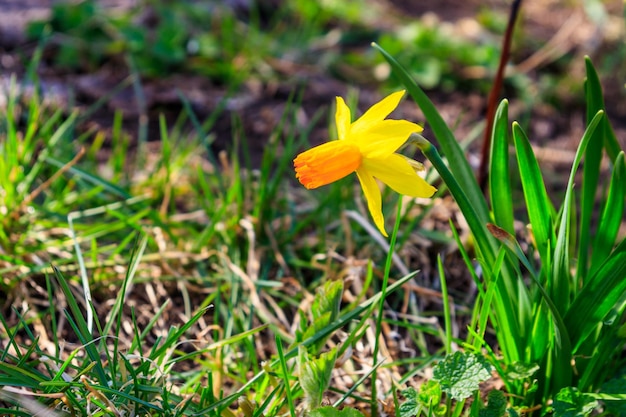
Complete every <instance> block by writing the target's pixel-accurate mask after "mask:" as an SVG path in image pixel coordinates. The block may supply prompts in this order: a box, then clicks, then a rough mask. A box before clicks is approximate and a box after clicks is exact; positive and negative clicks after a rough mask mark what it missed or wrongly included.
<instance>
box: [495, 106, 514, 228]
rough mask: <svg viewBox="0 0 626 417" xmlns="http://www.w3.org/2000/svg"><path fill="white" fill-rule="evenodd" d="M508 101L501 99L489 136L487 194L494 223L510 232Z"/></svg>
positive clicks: (511, 223)
mask: <svg viewBox="0 0 626 417" xmlns="http://www.w3.org/2000/svg"><path fill="white" fill-rule="evenodd" d="M508 111H509V102H508V101H507V100H502V102H500V105H499V106H498V109H497V110H496V115H495V119H494V125H493V136H492V138H491V167H490V169H489V172H490V174H489V196H490V198H491V209H492V210H493V217H494V220H495V222H496V224H497V225H498V226H499V227H501V228H502V229H504V230H506V231H507V232H508V233H510V234H514V233H515V230H514V229H513V198H512V197H511V180H510V174H509V136H508V125H509V118H508Z"/></svg>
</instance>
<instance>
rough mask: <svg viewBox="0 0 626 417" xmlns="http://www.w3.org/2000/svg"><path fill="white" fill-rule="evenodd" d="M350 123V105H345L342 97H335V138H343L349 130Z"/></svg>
mask: <svg viewBox="0 0 626 417" xmlns="http://www.w3.org/2000/svg"><path fill="white" fill-rule="evenodd" d="M350 123H352V116H351V115H350V107H348V106H347V105H346V102H345V101H343V98H341V97H337V110H336V111H335V124H336V125H337V138H338V139H345V138H346V137H347V136H348V132H349V131H350Z"/></svg>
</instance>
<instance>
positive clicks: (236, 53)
mask: <svg viewBox="0 0 626 417" xmlns="http://www.w3.org/2000/svg"><path fill="white" fill-rule="evenodd" d="M510 7H511V1H503V0H487V1H478V0H467V1H465V0H463V1H462V0H440V1H423V0H413V1H410V0H352V1H349V2H346V1H340V0H323V1H302V0H256V1H255V0H222V1H211V0H202V1H191V0H189V1H183V0H179V1H172V0H100V1H96V0H85V1H50V0H24V1H22V0H0V10H1V11H2V12H1V13H0V71H1V73H2V82H3V84H5V85H7V84H8V82H9V78H10V77H11V75H15V76H16V77H17V79H18V80H20V81H25V82H24V83H23V85H24V86H25V88H28V86H29V85H32V83H33V81H34V78H33V77H36V78H37V81H38V82H39V83H40V84H41V87H42V91H43V97H45V98H46V99H47V100H52V101H55V100H56V101H58V102H59V103H60V104H61V105H62V106H68V107H77V108H83V109H90V117H89V118H88V120H87V121H86V123H87V124H88V125H89V126H90V127H91V128H94V127H95V128H97V129H101V130H104V131H106V130H107V129H110V127H111V124H112V122H113V116H114V114H115V112H116V111H119V112H121V113H122V114H123V126H124V129H126V130H128V131H129V132H131V134H132V135H135V136H136V135H143V136H145V138H144V139H146V140H148V141H150V140H155V139H157V138H158V134H157V133H158V131H157V130H155V129H158V126H157V116H158V115H159V114H164V115H166V117H167V118H168V120H174V119H175V118H176V117H177V116H178V115H179V114H180V112H181V108H182V102H181V96H184V97H185V98H186V100H188V102H189V103H190V105H191V106H192V107H193V110H194V111H195V112H196V113H197V114H198V116H199V118H201V119H203V118H205V117H208V116H209V115H213V119H214V125H213V128H212V131H213V132H214V134H215V135H216V138H215V141H214V146H215V147H217V148H218V149H219V148H223V149H226V148H228V145H229V141H231V139H232V130H233V117H232V116H233V114H234V115H236V116H237V120H239V121H240V122H241V128H242V129H243V131H244V132H245V134H246V135H247V137H248V138H249V139H250V140H249V146H250V147H251V149H250V150H251V151H252V153H253V155H254V153H255V149H254V147H255V146H257V147H258V148H259V151H260V150H261V149H262V146H263V143H264V139H265V138H267V137H268V135H270V133H271V131H272V129H273V128H274V127H275V126H276V124H277V123H278V121H279V120H280V118H281V115H282V114H283V112H284V106H285V103H286V102H287V101H288V99H289V97H290V96H292V95H297V96H298V98H299V100H298V102H299V103H300V104H299V105H300V107H301V111H299V113H298V115H299V120H298V123H301V124H302V126H305V125H307V124H308V123H309V122H310V120H311V119H312V118H313V117H314V115H315V114H316V113H317V112H318V111H321V112H323V114H325V115H326V114H327V113H324V112H326V111H327V109H328V108H329V107H330V106H331V105H332V102H333V98H334V96H335V95H344V96H345V95H350V94H351V95H352V96H353V99H354V100H357V101H360V102H361V107H360V108H364V107H365V106H367V105H370V104H372V103H373V102H375V101H377V100H378V99H379V98H380V97H381V95H382V94H384V93H386V92H388V91H391V90H394V89H398V88H400V85H399V83H398V82H397V81H396V80H395V79H394V78H393V76H392V75H391V74H390V69H389V67H388V65H387V64H386V63H385V62H384V61H383V59H382V57H381V56H380V54H379V53H377V52H376V51H375V50H373V48H371V46H370V45H371V42H377V43H378V44H380V45H381V46H382V47H383V48H385V49H386V50H387V51H388V52H389V53H391V54H392V55H393V56H394V57H396V58H397V59H398V60H399V61H400V63H402V64H403V65H404V66H405V67H406V68H407V69H409V71H410V72H411V73H412V75H413V76H414V77H415V79H416V80H417V81H418V82H419V83H420V85H421V86H423V87H424V88H425V89H426V90H427V91H428V93H429V95H430V97H431V99H432V100H433V101H434V102H435V104H436V105H437V106H438V109H439V111H440V112H441V113H442V114H443V115H444V117H445V118H446V119H447V120H446V121H447V122H448V123H449V124H450V125H451V126H453V127H454V128H455V130H456V132H455V133H456V134H457V137H460V138H465V137H468V136H472V135H476V134H477V131H478V130H479V129H480V126H479V125H478V124H479V123H481V122H482V121H483V118H484V113H485V107H486V97H487V95H488V91H489V88H490V86H491V84H492V80H493V77H494V73H495V71H496V69H497V65H498V60H499V51H500V48H501V42H502V37H503V33H504V30H505V28H506V24H507V21H508V15H509V11H510ZM585 55H589V56H591V58H592V60H593V62H594V64H595V66H596V68H597V70H598V73H599V74H600V75H601V76H602V77H603V80H602V81H603V85H604V87H605V90H606V91H605V94H606V100H607V108H608V109H609V116H610V118H611V119H612V120H613V121H614V126H615V128H616V129H617V130H618V132H617V136H618V137H626V135H624V134H620V132H619V131H620V130H623V129H624V127H625V125H626V102H625V101H624V80H625V79H626V64H625V62H626V46H625V44H624V16H623V4H622V2H621V1H619V0H612V1H601V0H585V1H565V0H561V1H557V0H542V1H526V2H522V6H521V10H520V15H519V17H518V19H517V24H516V27H515V30H514V37H513V45H512V56H511V60H510V63H509V65H508V68H507V76H506V80H505V85H504V91H503V92H502V97H507V98H509V99H510V100H511V113H512V118H514V119H518V120H520V122H521V123H522V124H524V122H525V121H527V120H530V119H531V118H532V120H533V124H532V126H527V128H528V130H527V131H528V132H529V135H530V136H531V140H533V141H534V142H535V143H536V144H537V145H538V146H542V147H545V148H547V150H548V151H547V152H546V153H545V154H547V155H548V156H546V158H548V159H550V158H552V159H554V160H555V161H554V162H558V161H559V160H560V159H561V156H560V155H561V152H563V150H569V149H574V147H575V146H576V144H577V143H578V140H579V138H580V136H581V134H582V131H583V126H584V113H583V107H582V104H583V99H584V97H583V91H582V82H581V81H582V79H583V78H584V60H583V57H584V56H585ZM94 103H98V106H96V107H93V104H94ZM401 111H402V112H404V113H405V114H403V116H407V117H412V118H414V119H415V120H420V119H419V118H420V114H419V112H418V110H417V109H416V108H415V106H413V105H411V104H405V106H404V107H403V109H402V110H401ZM140 116H143V117H140ZM321 120H322V123H320V124H319V129H317V128H316V129H315V131H314V132H313V133H312V135H311V140H312V141H313V142H321V141H323V140H326V139H327V137H328V131H327V127H328V123H327V118H324V117H322V118H321ZM142 123H143V124H144V126H143V128H141V127H140V126H138V125H139V124H142ZM427 134H428V131H427ZM540 156H541V155H540ZM562 157H563V159H564V160H566V161H570V160H571V157H570V155H569V154H567V155H563V156H562ZM253 159H254V158H253ZM568 163H569V162H568Z"/></svg>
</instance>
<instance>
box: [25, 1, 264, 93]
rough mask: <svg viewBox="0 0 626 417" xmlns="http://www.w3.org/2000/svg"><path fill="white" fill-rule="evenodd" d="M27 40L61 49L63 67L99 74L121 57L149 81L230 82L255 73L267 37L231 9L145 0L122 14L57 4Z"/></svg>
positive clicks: (93, 4)
mask: <svg viewBox="0 0 626 417" xmlns="http://www.w3.org/2000/svg"><path fill="white" fill-rule="evenodd" d="M28 34H29V36H30V37H31V38H32V39H44V40H45V41H46V42H47V43H48V45H50V46H52V47H53V48H54V49H56V52H55V54H54V60H55V63H56V64H57V65H59V66H61V67H64V68H68V69H83V70H93V69H95V68H97V67H98V66H99V65H101V64H102V63H103V62H105V60H111V59H113V60H115V59H117V60H118V61H121V62H122V63H123V65H129V66H130V67H131V68H132V70H133V71H138V72H139V73H140V74H142V75H145V76H150V77H157V76H163V75H167V74H170V73H172V72H173V71H179V72H180V71H193V72H197V73H200V74H204V75H207V76H209V77H211V78H212V79H214V80H216V81H218V82H224V83H229V82H231V81H235V80H239V79H241V77H244V76H245V75H246V74H249V70H251V69H252V68H253V67H254V65H255V63H254V62H251V59H256V58H259V56H260V54H259V53H258V49H259V48H260V49H261V50H262V49H263V48H261V44H260V43H259V42H257V41H256V40H255V41H253V38H254V39H259V40H260V41H261V43H262V42H263V39H265V37H264V36H263V33H261V32H259V31H258V28H257V27H256V26H254V25H253V24H245V23H244V22H243V21H241V20H239V19H237V17H236V16H235V13H234V11H233V10H232V9H231V8H229V7H227V6H225V5H223V4H222V3H220V2H212V1H209V2H202V3H196V2H174V3H171V2H166V1H147V0H144V1H140V2H139V3H138V4H137V6H135V7H134V8H131V9H128V10H125V11H122V12H119V11H117V12H114V11H111V10H108V9H106V8H104V7H102V6H101V5H100V4H99V3H98V2H97V1H95V0H83V1H80V2H78V3H76V2H56V3H55V4H54V5H53V6H52V13H51V16H50V18H49V19H48V20H46V21H39V22H34V23H31V24H30V26H29V28H28ZM254 48H256V49H257V51H256V52H255V53H250V54H248V53H246V51H251V50H254ZM124 61H125V62H124Z"/></svg>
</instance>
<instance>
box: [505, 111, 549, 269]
mask: <svg viewBox="0 0 626 417" xmlns="http://www.w3.org/2000/svg"><path fill="white" fill-rule="evenodd" d="M513 140H514V143H515V150H516V155H517V164H518V168H519V172H520V177H521V180H522V188H523V191H524V199H525V201H526V207H527V210H528V217H529V220H530V225H531V228H532V234H533V237H534V240H535V245H536V246H537V250H538V251H539V256H540V257H541V261H542V264H543V265H544V266H549V265H550V263H549V262H548V258H549V254H548V252H550V251H551V250H552V249H551V246H552V242H554V240H555V235H554V229H553V227H552V217H553V216H552V212H553V209H552V204H551V202H550V200H549V198H548V193H547V192H546V187H545V184H544V181H543V177H542V176H541V171H540V170H539V164H538V163H537V159H536V158H535V154H534V152H533V149H532V147H531V146H530V142H529V141H528V138H527V137H526V134H525V133H524V131H523V130H522V128H521V127H520V125H519V124H517V122H514V123H513ZM546 278H547V277H546Z"/></svg>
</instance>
